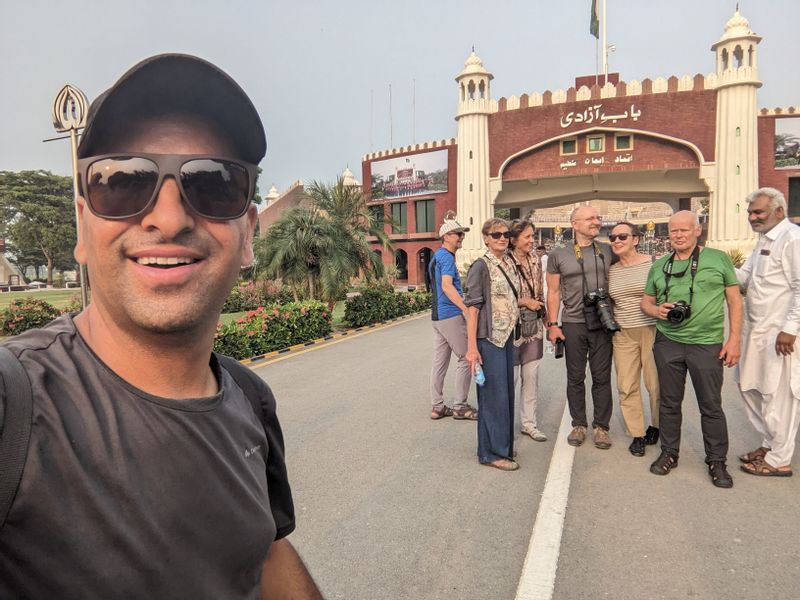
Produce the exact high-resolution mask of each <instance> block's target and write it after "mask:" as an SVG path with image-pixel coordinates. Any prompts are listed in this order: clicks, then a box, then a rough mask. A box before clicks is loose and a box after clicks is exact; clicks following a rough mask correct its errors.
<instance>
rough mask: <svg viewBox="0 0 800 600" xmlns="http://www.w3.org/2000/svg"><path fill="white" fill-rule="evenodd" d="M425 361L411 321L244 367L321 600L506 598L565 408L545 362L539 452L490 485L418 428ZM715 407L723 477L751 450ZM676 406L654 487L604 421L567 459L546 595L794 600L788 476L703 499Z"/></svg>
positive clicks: (462, 452) (431, 432)
mask: <svg viewBox="0 0 800 600" xmlns="http://www.w3.org/2000/svg"><path fill="white" fill-rule="evenodd" d="M430 357H431V330H430V321H429V319H428V318H427V317H426V316H423V317H421V318H417V319H414V320H410V321H405V322H401V323H399V324H394V325H392V326H389V327H387V328H384V329H381V330H378V331H371V332H369V333H367V334H365V335H361V336H359V337H355V338H345V339H344V340H342V341H338V342H336V343H334V344H331V345H328V346H325V347H322V348H314V349H312V350H311V351H305V352H303V353H300V354H296V355H289V356H287V357H283V358H282V359H281V360H279V361H278V362H273V363H271V364H268V365H265V366H261V367H257V368H256V372H257V373H258V374H259V375H261V376H262V377H264V379H266V380H267V381H268V382H269V383H270V385H271V386H272V388H273V389H274V391H275V393H276V395H277V396H278V401H279V406H278V408H279V416H280V418H281V422H282V424H283V428H284V433H285V437H286V445H287V455H288V466H289V474H290V477H291V479H292V483H293V489H294V494H295V504H296V510H297V520H298V527H297V530H296V531H295V533H294V534H292V536H291V539H292V541H293V542H294V544H295V545H296V546H297V547H298V549H299V550H300V552H301V553H302V555H303V556H304V558H305V560H306V561H307V563H308V565H309V567H310V569H311V570H312V572H313V574H314V576H315V578H316V579H317V581H318V583H319V584H320V586H321V588H322V589H323V592H324V593H325V596H326V598H328V599H329V600H333V599H348V600H372V599H392V600H394V599H398V600H400V599H436V600H439V599H441V600H451V599H452V600H455V599H487V600H506V599H507V600H511V599H513V598H515V596H516V593H517V586H518V583H519V580H520V576H521V574H522V572H523V564H524V562H525V556H526V553H527V552H528V545H529V540H530V537H531V532H532V529H533V526H534V521H535V518H536V514H537V510H538V508H539V501H540V498H541V495H542V492H543V489H544V486H545V478H546V476H547V474H548V470H549V468H550V462H551V456H552V453H553V448H554V444H556V443H557V440H556V436H557V433H558V430H559V424H560V422H561V419H562V415H563V411H564V403H565V395H564V373H563V369H564V367H563V362H561V361H556V360H555V359H553V357H552V355H546V356H545V359H544V361H545V362H544V363H543V365H542V367H543V368H542V378H541V383H540V397H541V411H540V421H541V427H542V428H543V429H544V430H545V431H546V433H547V434H548V435H549V437H550V439H549V441H548V442H546V443H537V442H533V441H532V440H530V439H528V438H525V439H518V442H519V443H518V451H519V456H518V460H519V462H520V464H521V466H522V468H521V469H520V470H519V471H517V472H515V473H502V472H500V471H497V470H494V469H490V468H487V467H483V466H480V465H479V464H478V462H477V458H476V456H475V450H476V434H475V423H474V422H462V421H454V420H452V419H444V420H442V421H431V420H430V419H429V418H428V414H429V409H430V401H429V392H428V377H429V369H430ZM454 366H455V365H454V364H453V365H451V373H450V374H448V381H447V384H446V385H447V387H446V390H447V391H449V390H452V371H453V370H454ZM728 378H729V379H730V376H729V377H728ZM471 395H472V396H473V397H472V399H471V401H472V402H473V403H474V390H473V391H472V393H471ZM725 398H726V401H725V407H726V412H727V414H728V419H729V429H730V434H731V435H730V437H731V459H732V460H731V461H730V465H731V466H732V467H733V469H738V467H737V466H736V465H735V464H734V463H737V464H738V461H736V459H735V454H738V453H740V452H742V451H745V450H749V449H751V448H753V447H756V446H758V441H759V440H758V439H757V438H756V436H755V435H754V433H753V432H752V430H751V428H750V427H749V425H747V424H746V421H745V417H744V413H743V411H742V409H741V404H740V401H739V398H738V395H737V394H736V392H735V388H734V387H733V386H732V385H731V383H730V381H728V382H726V387H725ZM686 408H687V409H686V410H685V417H684V430H683V431H684V433H683V446H682V452H681V461H680V465H679V468H678V469H677V470H675V471H673V473H671V474H670V475H669V476H668V477H664V478H660V477H656V476H654V475H651V474H650V473H649V472H648V466H649V463H650V461H651V460H653V459H654V458H655V456H656V450H655V449H654V448H653V447H649V448H648V455H647V457H646V458H644V459H641V458H638V459H637V458H634V457H632V456H631V455H630V454H629V453H628V451H627V444H628V441H627V439H626V438H625V435H624V432H623V428H622V424H621V420H620V418H619V411H618V410H615V416H614V418H613V420H612V429H611V432H612V436H613V437H614V440H615V445H614V447H613V448H611V449H610V450H607V451H601V450H597V449H595V448H594V447H593V446H591V445H586V446H584V447H582V448H579V449H577V451H575V455H574V465H573V469H572V479H571V486H570V489H569V501H568V504H567V508H566V517H565V520H564V529H563V536H562V539H561V544H560V555H559V557H558V570H557V573H556V578H555V588H554V590H553V593H552V597H553V598H555V599H558V600H577V599H583V598H586V599H592V600H594V599H602V598H614V599H627V598H630V599H634V598H635V599H637V600H638V599H640V598H664V599H673V598H674V599H677V598H697V599H703V600H706V599H707V600H715V599H722V598H729V599H743V600H744V599H747V600H751V599H753V600H756V599H760V598H764V599H769V600H774V599H776V598H798V597H800V592H798V584H799V583H800V566H799V565H798V561H797V553H798V552H797V550H798V544H797V532H798V529H799V528H800V511H798V508H797V506H798V497H800V494H798V492H800V477H798V478H792V479H781V480H764V479H760V478H755V477H751V476H748V475H745V474H741V473H740V474H738V475H737V472H738V470H736V471H735V470H732V473H733V475H734V479H735V487H734V489H733V490H719V489H717V488H714V487H713V486H712V485H711V483H710V480H709V479H708V476H707V474H706V470H705V465H704V464H703V451H702V440H701V436H700V431H699V415H698V411H697V408H696V403H695V401H694V397H693V396H692V395H691V394H689V395H687V402H686ZM615 409H616V407H615ZM562 435H563V433H562ZM558 443H560V444H564V443H565V442H564V440H563V439H562V440H559V442H558ZM551 516H552V515H544V516H542V517H540V519H547V518H550V517H551ZM537 597H545V598H546V597H548V595H545V596H537Z"/></svg>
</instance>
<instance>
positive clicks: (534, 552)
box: [516, 406, 575, 600]
mask: <svg viewBox="0 0 800 600" xmlns="http://www.w3.org/2000/svg"><path fill="white" fill-rule="evenodd" d="M571 430H572V420H571V419H570V416H569V409H568V406H565V407H564V415H563V416H562V417H561V426H560V428H559V430H558V436H557V439H556V442H555V448H554V450H553V456H552V458H551V459H550V469H549V470H548V471H547V480H546V481H545V484H544V490H543V491H542V499H541V501H540V502H539V510H538V512H537V513H536V521H535V523H534V525H533V534H532V535H531V541H530V544H529V545H528V554H527V555H526V556H525V564H524V565H523V566H522V574H521V575H520V578H519V584H518V586H517V595H516V600H550V599H551V598H552V597H553V589H554V587H555V583H556V569H557V568H558V555H559V552H560V550H561V533H562V532H563V531H564V517H565V515H566V513H567V499H568V498H569V484H570V480H571V479H572V462H573V459H574V458H575V448H573V447H572V446H570V445H569V444H567V436H568V435H569V432H570V431H571Z"/></svg>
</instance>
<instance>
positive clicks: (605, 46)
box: [603, 0, 608, 85]
mask: <svg viewBox="0 0 800 600" xmlns="http://www.w3.org/2000/svg"><path fill="white" fill-rule="evenodd" d="M607 83H608V40H607V39H606V0H603V85H605V84H607Z"/></svg>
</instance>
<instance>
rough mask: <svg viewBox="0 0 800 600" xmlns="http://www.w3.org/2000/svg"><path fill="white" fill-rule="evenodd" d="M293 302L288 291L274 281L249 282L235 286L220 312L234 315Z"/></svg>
mask: <svg viewBox="0 0 800 600" xmlns="http://www.w3.org/2000/svg"><path fill="white" fill-rule="evenodd" d="M293 300H294V297H293V296H292V293H291V292H290V291H289V289H288V288H286V287H285V286H282V285H279V284H277V283H275V282H274V281H256V282H255V283H254V282H252V281H250V282H248V283H245V284H242V285H237V286H236V287H235V288H233V289H232V290H231V291H230V294H228V298H227V299H226V300H225V304H224V305H223V306H222V312H223V313H236V312H243V311H245V310H256V309H257V308H258V307H259V306H268V305H272V304H288V303H289V302H292V301H293Z"/></svg>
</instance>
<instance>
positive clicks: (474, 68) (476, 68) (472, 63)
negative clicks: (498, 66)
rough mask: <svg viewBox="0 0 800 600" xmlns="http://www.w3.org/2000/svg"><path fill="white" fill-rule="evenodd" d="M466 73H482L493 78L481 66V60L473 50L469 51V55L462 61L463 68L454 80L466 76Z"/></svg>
mask: <svg viewBox="0 0 800 600" xmlns="http://www.w3.org/2000/svg"><path fill="white" fill-rule="evenodd" d="M467 75H483V76H485V77H488V78H489V79H494V77H493V75H492V74H491V73H489V71H487V70H486V68H485V67H484V66H483V61H482V60H481V59H480V58H478V55H477V54H475V50H473V51H472V52H471V53H470V55H469V57H468V58H467V60H466V61H465V62H464V70H463V71H461V73H459V74H458V77H456V80H458V79H461V78H462V77H466V76H467Z"/></svg>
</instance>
